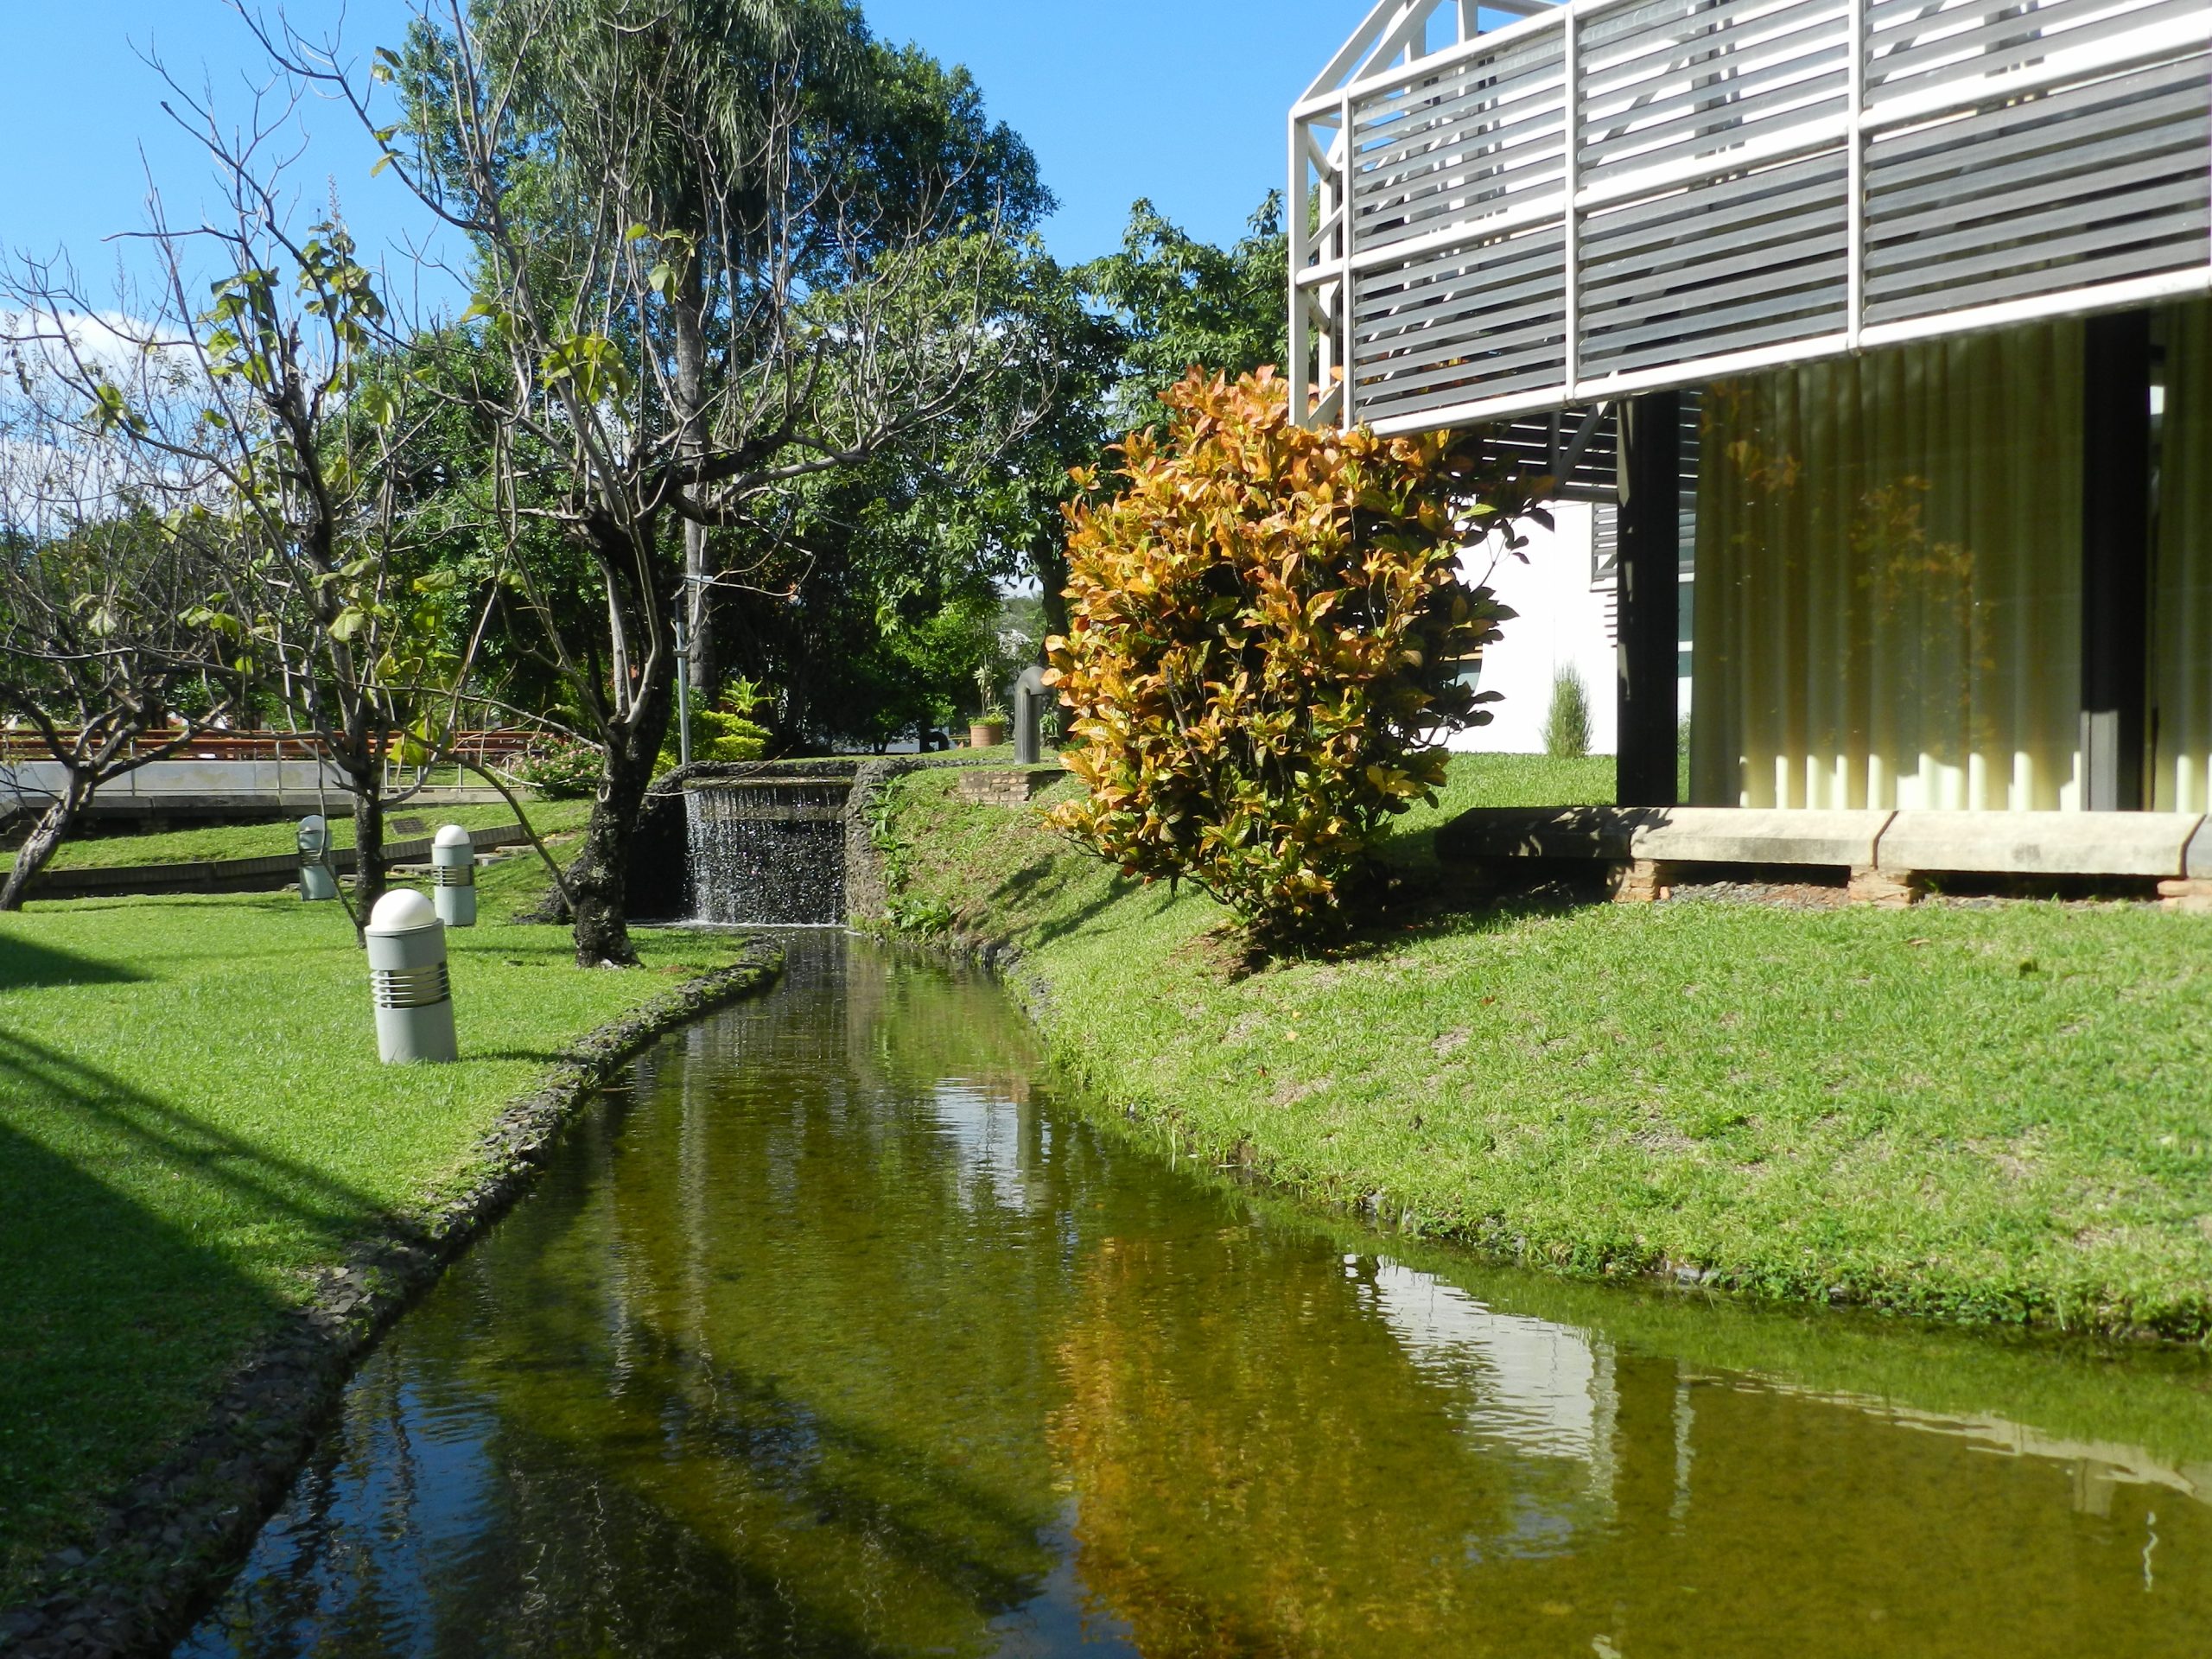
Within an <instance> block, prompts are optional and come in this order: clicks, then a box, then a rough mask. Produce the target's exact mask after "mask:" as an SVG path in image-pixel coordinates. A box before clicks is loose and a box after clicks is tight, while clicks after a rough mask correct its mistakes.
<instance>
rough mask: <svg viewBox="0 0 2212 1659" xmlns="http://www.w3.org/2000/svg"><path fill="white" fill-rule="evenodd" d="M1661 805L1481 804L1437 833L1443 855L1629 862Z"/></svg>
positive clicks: (1438, 850) (1480, 857)
mask: <svg viewBox="0 0 2212 1659" xmlns="http://www.w3.org/2000/svg"><path fill="white" fill-rule="evenodd" d="M1658 813H1659V809H1656V808H1650V807H1625V806H1536V807H1530V806H1478V807H1475V808H1473V809H1472V810H1469V811H1465V812H1462V813H1461V814H1460V815H1459V817H1456V818H1454V819H1452V821H1451V822H1450V823H1447V824H1446V825H1445V826H1444V827H1443V828H1442V829H1439V830H1438V831H1437V832H1436V851H1437V854H1438V855H1439V856H1440V857H1443V858H1472V859H1483V858H1596V859H1605V860H1608V861H1612V862H1615V863H1625V862H1627V861H1629V860H1630V858H1631V857H1632V856H1633V855H1634V854H1633V849H1632V843H1633V842H1634V841H1635V839H1636V832H1637V830H1638V829H1641V828H1642V827H1643V825H1644V824H1646V823H1649V822H1650V821H1652V820H1653V819H1654V818H1656V817H1657V816H1658Z"/></svg>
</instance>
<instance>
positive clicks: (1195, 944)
mask: <svg viewBox="0 0 2212 1659" xmlns="http://www.w3.org/2000/svg"><path fill="white" fill-rule="evenodd" d="M1578 764H1580V765H1581V766H1583V767H1584V770H1583V771H1582V772H1580V773H1567V774H1562V773H1561V772H1560V771H1559V770H1558V765H1559V763H1550V762H1545V761H1542V760H1535V759H1533V758H1522V757H1468V758H1466V759H1464V760H1460V761H1459V762H1457V763H1455V766H1454V773H1453V778H1452V790H1451V797H1452V798H1451V801H1450V802H1449V803H1448V804H1447V806H1448V807H1456V806H1459V805H1463V804H1472V803H1475V802H1478V801H1482V802H1493V803H1501V804H1502V803H1503V801H1505V800H1506V799H1507V798H1510V797H1511V796H1512V795H1514V794H1515V793H1516V792H1518V793H1520V794H1521V796H1522V798H1523V799H1524V800H1538V801H1541V800H1548V799H1556V798H1559V797H1560V793H1561V792H1562V790H1563V789H1565V790H1573V788H1574V785H1573V781H1572V779H1573V778H1574V777H1577V776H1579V777H1580V778H1581V779H1582V780H1583V782H1584V784H1585V785H1588V787H1586V788H1583V789H1581V790H1580V791H1579V792H1580V798H1590V797H1591V796H1592V795H1593V794H1597V793H1601V792H1602V789H1601V785H1602V784H1603V782H1604V779H1602V777H1601V776H1600V774H1599V772H1596V771H1594V770H1592V769H1591V763H1578ZM1597 764H1598V765H1599V766H1602V764H1603V763H1597ZM1562 777H1565V778H1567V780H1568V781H1567V783H1566V784H1565V785H1562V781H1561V780H1562ZM951 781H952V780H951V779H949V778H946V777H941V776H933V775H931V774H928V773H922V774H917V775H915V776H913V777H912V778H911V779H907V780H906V781H905V783H904V784H903V785H902V794H901V799H902V801H903V803H904V804H903V806H902V809H901V811H900V813H899V819H898V826H899V835H900V836H901V838H902V840H903V841H905V842H906V844H907V849H908V850H907V853H906V868H907V871H908V878H907V880H908V888H907V893H906V897H908V898H909V899H923V900H925V901H928V900H934V901H937V902H938V904H941V905H942V906H947V907H949V908H950V911H951V912H952V915H953V917H954V925H955V926H956V927H957V928H958V929H960V930H961V931H964V932H967V933H969V934H971V935H976V936H981V937H986V938H1002V939H1006V940H1009V941H1011V942H1012V943H1014V944H1016V945H1018V946H1020V948H1021V950H1023V951H1024V953H1025V955H1024V959H1023V963H1022V971H1023V972H1024V973H1025V974H1027V975H1031V976H1034V979H1035V982H1036V983H1037V986H1038V988H1039V995H1038V996H1037V999H1036V1007H1037V1011H1038V1013H1039V1018H1040V1020H1041V1022H1042V1024H1043V1025H1044V1027H1045V1028H1046V1033H1047V1035H1048V1038H1050V1039H1052V1043H1053V1046H1054V1049H1055V1052H1056V1053H1057V1054H1058V1056H1059V1057H1060V1058H1061V1059H1062V1060H1063V1061H1064V1062H1065V1065H1067V1067H1068V1068H1069V1069H1070V1070H1071V1071H1072V1072H1074V1073H1076V1074H1077V1076H1078V1077H1079V1078H1080V1079H1081V1080H1082V1081H1083V1082H1084V1084H1087V1085H1088V1086H1089V1087H1090V1089H1091V1090H1093V1091H1094V1092H1096V1094H1098V1095H1099V1096H1102V1097H1103V1100H1104V1101H1105V1102H1106V1103H1109V1105H1111V1106H1112V1107H1114V1108H1116V1109H1122V1108H1124V1107H1126V1108H1130V1109H1134V1111H1135V1114H1136V1116H1138V1118H1139V1119H1140V1120H1141V1121H1143V1122H1154V1123H1156V1124H1159V1125H1161V1126H1163V1128H1166V1129H1168V1130H1170V1131H1172V1132H1173V1134H1174V1135H1176V1136H1177V1137H1178V1138H1179V1139H1181V1140H1183V1141H1187V1142H1189V1143H1191V1144H1192V1145H1194V1146H1195V1147H1198V1148H1199V1149H1201V1150H1202V1151H1204V1152H1205V1153H1206V1154H1211V1155H1213V1156H1216V1157H1217V1158H1222V1159H1228V1158H1231V1157H1243V1158H1248V1159H1249V1160H1252V1161H1254V1162H1255V1163H1256V1164H1257V1165H1259V1166H1261V1167H1262V1168H1263V1169H1265V1170H1266V1171H1267V1172H1268V1173H1270V1174H1271V1175H1272V1176H1273V1177H1274V1179H1277V1180H1278V1181H1280V1182H1281V1183H1283V1184H1285V1185H1287V1186H1288V1187H1289V1188H1291V1189H1293V1190H1294V1191H1298V1192H1306V1193H1309V1194H1313V1195H1317V1196H1320V1197H1323V1198H1331V1199H1338V1200H1352V1199H1357V1198H1368V1199H1370V1201H1373V1202H1376V1203H1377V1204H1378V1205H1379V1207H1381V1208H1382V1209H1383V1210H1384V1211H1386V1212H1388V1213H1393V1214H1396V1213H1405V1214H1408V1215H1409V1217H1411V1218H1412V1223H1413V1224H1414V1225H1416V1226H1417V1227H1418V1228H1419V1229H1420V1230H1422V1231H1435V1232H1441V1233H1446V1234H1450V1235H1452V1236H1459V1237H1463V1238H1468V1239H1471V1240H1474V1241H1477V1242H1479V1243H1483V1244H1485V1245H1488V1246H1491V1247H1494V1248H1498V1249H1506V1250H1510V1251H1515V1252H1517V1253H1523V1254H1525V1255H1527V1256H1528V1257H1529V1258H1530V1259H1531V1260H1533V1261H1535V1262H1548V1263H1551V1264H1553V1265H1555V1266H1557V1267H1560V1268H1565V1269H1567V1270H1570V1271H1578V1272H1585V1273H1594V1272H1600V1271H1622V1270H1627V1269H1641V1268H1651V1267H1656V1266H1659V1265H1662V1264H1673V1265H1675V1266H1693V1267H1697V1268H1714V1269H1718V1270H1719V1274H1721V1276H1722V1280H1723V1281H1724V1282H1726V1283H1728V1284H1732V1285H1734V1286H1737V1287H1743V1288H1745V1289H1748V1290H1752V1291H1756V1292H1758V1293H1761V1294H1770V1295H1775V1296H1782V1297H1792V1298H1808V1299H1823V1298H1828V1297H1831V1296H1834V1297H1837V1298H1840V1299H1848V1300H1856V1301H1865V1302H1870V1303H1873V1304H1877V1305H1880V1306H1890V1307H1896V1308H1902V1309H1909V1310H1912V1311H1916V1312H1921V1313H1930V1314H1935V1315H1938V1316H1942V1317H1949V1318H1961V1319H1988V1320H2012V1321H2021V1320H2031V1321H2035V1322H2038V1323H2050V1324H2063V1325H2098V1326H2104V1327H2129V1326H2140V1325H2148V1326H2153V1327H2156V1328H2158V1329H2160V1330H2163V1331H2165V1332H2170V1333H2172V1334H2176V1335H2183V1336H2190V1337H2202V1336H2204V1335H2206V1334H2207V1333H2208V1332H2212V925H2208V924H2207V923H2206V922H2205V920H2204V919H2203V918H2190V917H2182V916H2171V915H2167V914H2164V913H2162V912H2158V910H2156V909H2155V908H2152V907H2149V906H2127V905H2109V906H2058V905H2055V904H2042V903H2035V904H2028V903H2022V904H2012V905H2005V906H1999V907H1994V908H1969V907H1954V906H1928V907H1924V908H1921V909H1916V910H1911V911H1879V910H1871V909H1854V910H1848V911H1834V912H1802V911H1789V910H1781V909H1775V908H1769V907H1764V906H1750V905H1724V904H1718V903H1703V902H1697V901H1693V900H1683V901H1676V902H1672V903H1669V904H1665V905H1660V906H1643V907H1631V906H1605V905H1592V906H1581V907H1575V908H1565V909H1537V908H1513V907H1507V908H1500V909H1495V910H1478V911H1474V912H1469V913H1464V914H1456V915H1449V916H1446V917H1444V918H1440V919H1431V920H1429V921H1427V922H1424V923H1422V924H1421V925H1418V926H1410V927H1408V929H1407V930H1406V931H1402V933H1400V934H1398V935H1396V936H1395V938H1393V939H1391V940H1390V941H1389V942H1388V943H1387V944H1383V945H1371V946H1370V947H1369V948H1366V949H1364V950H1357V951H1353V952H1349V953H1346V954H1345V955H1344V957H1341V958H1339V959H1337V960H1333V961H1327V962H1307V963H1289V964H1280V965H1276V966H1274V967H1271V968H1269V969H1266V970H1264V971H1262V972H1258V973H1254V974H1249V975H1246V976H1238V975H1237V973H1236V969H1235V967H1234V958H1235V955H1236V953H1235V951H1234V950H1232V949H1231V947H1230V941H1229V940H1228V939H1227V938H1225V937H1224V931H1223V929H1224V918H1223V916H1222V913H1221V912H1219V911H1218V910H1217V908H1216V907H1215V906H1213V905H1212V904H1211V902H1210V901H1209V900H1207V899H1205V898H1204V897H1203V896H1200V895H1198V894H1195V893H1189V892H1185V893H1184V894H1183V895H1182V896H1181V897H1179V898H1171V897H1170V895H1169V894H1168V893H1167V892H1166V889H1165V888H1164V887H1154V888H1143V887H1138V886H1136V885H1135V884H1134V883H1129V882H1125V881H1122V880H1120V879H1118V878H1117V877H1116V876H1115V875H1114V874H1112V873H1111V872H1110V871H1109V870H1108V869H1107V868H1104V867H1103V866H1102V865H1100V864H1098V863H1097V862H1096V861H1093V860H1091V859H1089V858H1086V857H1084V856H1081V855H1077V854H1075V853H1073V852H1072V851H1071V850H1070V849H1068V848H1067V847H1066V845H1065V843H1063V842H1059V841H1058V840H1057V839H1056V838H1054V837H1053V836H1051V835H1050V834H1048V833H1047V832H1046V830H1045V829H1043V828H1042V827H1041V826H1040V825H1039V823H1037V821H1036V818H1035V816H1034V813H1033V811H1027V810H1011V809H1004V808H994V807H984V806H975V805H969V804H963V803H960V802H958V801H957V800H956V799H954V798H952V796H951V794H950V788H951ZM1067 787H1069V785H1059V786H1058V788H1059V789H1061V790H1063V791H1064V790H1065V789H1066V788H1067ZM1051 798H1052V797H1051V796H1048V797H1047V798H1046V799H1047V800H1050V799H1051ZM1442 816H1443V814H1442V811H1441V810H1439V811H1433V812H1432V811H1424V812H1422V813H1420V814H1418V815H1414V816H1412V817H1408V819H1407V820H1405V821H1404V823H1403V827H1404V829H1405V831H1406V833H1407V834H1408V836H1419V835H1421V833H1422V832H1423V831H1424V830H1425V829H1429V828H1433V825H1434V824H1435V823H1437V822H1438V821H1439V820H1440V817H1442ZM936 909H937V905H934V904H931V903H928V902H925V903H922V904H919V905H914V906H910V907H909V912H908V913H912V914H921V915H927V914H930V913H931V912H932V911H933V910H936ZM938 913H942V912H941V911H938Z"/></svg>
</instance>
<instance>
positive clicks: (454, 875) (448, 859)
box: [430, 823, 476, 927]
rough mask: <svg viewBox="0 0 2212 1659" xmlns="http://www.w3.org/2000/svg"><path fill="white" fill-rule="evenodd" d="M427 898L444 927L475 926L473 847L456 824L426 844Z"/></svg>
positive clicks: (466, 834)
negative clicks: (429, 880) (431, 881)
mask: <svg viewBox="0 0 2212 1659" xmlns="http://www.w3.org/2000/svg"><path fill="white" fill-rule="evenodd" d="M430 874H431V876H432V877H433V878H434V880H435V886H434V887H432V888H431V889H430V895H431V898H432V899H434V900H435V903H436V905H437V907H438V919H439V920H440V921H442V922H443V923H444V924H445V925H447V926H448V927H474V926H475V925H476V843H475V842H472V841H471V840H469V838H468V831H467V830H466V829H462V828H461V826H460V825H459V824H457V823H448V824H447V825H445V826H444V827H442V829H439V831H438V833H437V837H436V839H435V840H434V841H432V842H431V843H430Z"/></svg>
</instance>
